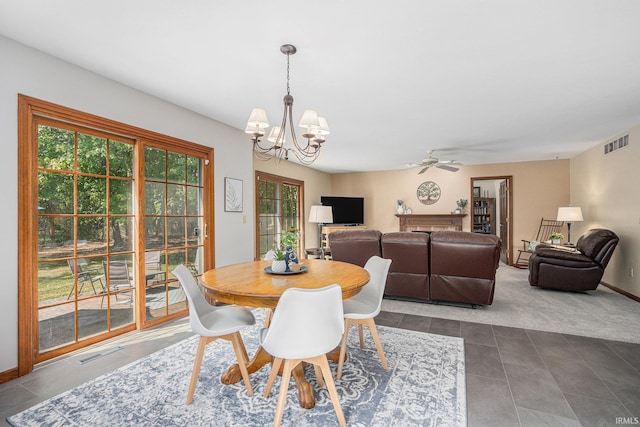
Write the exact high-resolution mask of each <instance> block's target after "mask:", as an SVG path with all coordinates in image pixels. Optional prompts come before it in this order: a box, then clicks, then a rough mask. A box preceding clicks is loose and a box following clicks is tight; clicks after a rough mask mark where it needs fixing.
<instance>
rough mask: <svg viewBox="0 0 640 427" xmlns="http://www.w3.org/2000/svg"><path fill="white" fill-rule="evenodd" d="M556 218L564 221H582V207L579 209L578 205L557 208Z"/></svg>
mask: <svg viewBox="0 0 640 427" xmlns="http://www.w3.org/2000/svg"><path fill="white" fill-rule="evenodd" d="M557 220H558V221H564V222H576V221H584V220H583V219H582V209H580V207H578V206H575V207H574V206H567V207H563V208H558V218H557Z"/></svg>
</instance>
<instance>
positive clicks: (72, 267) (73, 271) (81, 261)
mask: <svg viewBox="0 0 640 427" xmlns="http://www.w3.org/2000/svg"><path fill="white" fill-rule="evenodd" d="M76 263H77V264H78V275H81V274H82V273H84V271H82V266H87V265H89V261H87V260H86V259H84V258H78V259H77V260H76ZM76 263H74V261H73V260H72V259H68V260H67V264H68V265H69V269H70V270H71V274H73V275H75V274H76V268H75V264H76Z"/></svg>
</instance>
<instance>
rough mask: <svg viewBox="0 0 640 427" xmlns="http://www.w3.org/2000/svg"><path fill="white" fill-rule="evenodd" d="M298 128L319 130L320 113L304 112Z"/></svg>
mask: <svg viewBox="0 0 640 427" xmlns="http://www.w3.org/2000/svg"><path fill="white" fill-rule="evenodd" d="M298 126H300V127H301V128H306V129H319V128H320V121H319V120H318V113H316V112H315V111H313V110H304V112H303V113H302V118H301V119H300V123H299V124H298Z"/></svg>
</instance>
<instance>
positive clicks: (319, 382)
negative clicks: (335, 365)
mask: <svg viewBox="0 0 640 427" xmlns="http://www.w3.org/2000/svg"><path fill="white" fill-rule="evenodd" d="M313 370H314V371H315V373H316V379H317V380H318V387H324V384H323V383H322V371H321V370H320V366H318V365H313Z"/></svg>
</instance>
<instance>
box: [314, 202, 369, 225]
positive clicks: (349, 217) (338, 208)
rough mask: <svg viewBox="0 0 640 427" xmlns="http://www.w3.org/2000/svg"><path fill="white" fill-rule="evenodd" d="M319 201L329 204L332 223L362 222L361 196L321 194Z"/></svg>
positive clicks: (362, 205) (351, 223)
mask: <svg viewBox="0 0 640 427" xmlns="http://www.w3.org/2000/svg"><path fill="white" fill-rule="evenodd" d="M320 203H322V205H324V206H331V210H332V211H333V223H334V224H349V225H360V224H364V198H363V197H334V196H322V197H320Z"/></svg>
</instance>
